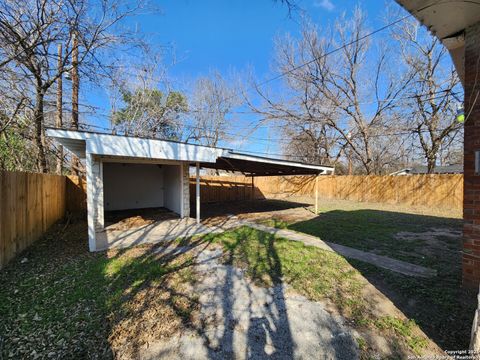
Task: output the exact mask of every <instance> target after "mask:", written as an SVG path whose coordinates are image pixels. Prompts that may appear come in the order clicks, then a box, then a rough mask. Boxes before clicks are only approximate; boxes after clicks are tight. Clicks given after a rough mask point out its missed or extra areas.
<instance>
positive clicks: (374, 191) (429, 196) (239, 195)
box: [190, 174, 463, 211]
mask: <svg viewBox="0 0 480 360" xmlns="http://www.w3.org/2000/svg"><path fill="white" fill-rule="evenodd" d="M315 183H316V181H315V176H283V177H277V176H265V177H255V178H254V182H253V187H252V178H250V177H244V176H232V177H227V176H217V177H215V176H207V177H203V178H202V179H201V189H200V191H201V201H202V202H214V201H228V200H248V199H252V198H254V199H259V198H285V197H291V196H314V195H315ZM317 186H318V196H319V197H320V198H324V199H325V198H326V199H344V200H353V201H362V202H378V203H389V204H403V205H407V206H428V207H436V208H444V209H454V210H457V211H461V209H462V203H463V175H461V174H453V175H437V174H435V175H411V176H319V177H318V185H317ZM252 188H253V190H252ZM190 191H191V194H195V179H194V178H192V179H191V180H190ZM252 192H253V193H252ZM191 199H192V197H191Z"/></svg>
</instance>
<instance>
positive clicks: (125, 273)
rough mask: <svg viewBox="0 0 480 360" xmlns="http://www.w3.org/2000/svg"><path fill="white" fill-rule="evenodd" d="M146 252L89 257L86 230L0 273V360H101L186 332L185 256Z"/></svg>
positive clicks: (56, 233)
mask: <svg viewBox="0 0 480 360" xmlns="http://www.w3.org/2000/svg"><path fill="white" fill-rule="evenodd" d="M150 250H151V247H136V248H133V249H130V250H126V251H119V252H109V253H89V252H88V251H87V248H86V224H84V223H79V224H74V225H71V226H70V227H69V228H68V229H67V231H66V232H62V231H61V227H60V226H57V227H56V228H54V229H52V230H51V231H50V232H49V233H48V234H47V236H45V237H44V238H43V239H41V240H39V241H38V242H36V243H35V244H34V245H33V246H31V247H30V248H29V250H27V251H26V252H24V253H23V254H22V255H21V256H20V257H19V258H17V259H16V260H15V261H14V262H12V263H11V264H9V265H8V266H7V267H6V268H5V269H3V270H2V271H1V272H0V283H1V284H2V286H1V288H0V319H1V321H0V323H1V324H0V339H1V341H0V358H2V356H1V355H3V358H5V359H9V358H12V359H20V358H22V359H23V358H31V359H35V358H37V357H38V358H54V359H64V358H69V359H79V358H82V359H83V358H91V359H92V358H93V359H108V358H112V357H113V356H114V354H113V352H112V348H114V349H118V348H122V346H127V348H126V349H125V352H126V353H129V352H130V353H132V354H133V353H134V352H135V350H136V349H137V348H138V346H140V345H142V343H143V342H145V341H147V340H150V338H152V337H153V338H161V337H162V336H168V335H169V334H171V333H172V332H174V331H176V330H178V329H180V328H181V327H182V326H185V325H186V324H188V323H189V322H190V321H191V315H192V312H193V310H194V309H195V308H196V305H197V304H196V301H195V298H194V297H188V296H183V295H182V294H183V293H184V291H185V285H186V284H188V283H189V282H191V281H192V279H193V273H192V271H191V267H190V265H191V256H190V255H188V254H184V255H181V256H177V257H174V258H168V257H163V256H162V255H161V254H160V255H157V254H155V253H154V252H152V251H150ZM159 317H160V318H161V319H162V321H161V322H159V321H158V318H159ZM149 337H150V338H149ZM132 356H133V355H132Z"/></svg>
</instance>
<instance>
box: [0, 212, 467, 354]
mask: <svg viewBox="0 0 480 360" xmlns="http://www.w3.org/2000/svg"><path fill="white" fill-rule="evenodd" d="M363 206H365V205H363ZM365 210H366V211H367V212H363V210H362V209H358V208H355V209H345V208H344V209H334V208H332V209H327V208H324V209H322V213H321V215H320V216H319V217H317V218H315V219H312V220H309V221H306V222H303V223H297V224H287V223H278V222H277V224H276V225H277V226H288V227H291V228H295V229H296V230H298V231H305V232H310V233H314V232H315V233H316V234H317V235H318V234H321V235H322V238H323V239H324V240H327V241H337V242H339V243H342V244H345V245H350V246H357V247H359V248H362V249H367V250H377V251H379V252H382V253H384V254H385V253H388V255H390V256H392V257H395V256H394V255H395V252H396V251H397V250H398V249H408V247H405V244H401V245H400V244H396V245H395V242H396V241H397V240H395V239H396V238H395V233H396V232H398V231H412V232H413V231H415V232H418V231H424V230H428V229H429V228H430V227H431V226H440V225H441V226H442V227H446V226H448V227H452V228H454V229H457V228H458V221H457V220H452V219H441V218H433V217H423V216H420V217H419V218H417V217H415V216H419V215H412V214H405V218H402V216H401V214H400V215H398V214H397V215H393V214H389V213H387V214H385V216H384V217H383V218H382V216H381V215H382V213H379V212H374V213H372V212H371V211H370V210H368V209H365ZM368 211H370V212H368ZM376 211H378V209H377V210H376ZM367 213H368V214H369V215H365V214H367ZM398 221H401V222H400V224H401V225H398ZM322 222H328V223H333V224H323V225H322V224H319V223H322ZM362 223H367V224H368V226H367V225H365V224H362ZM332 227H336V228H337V229H339V230H338V231H337V232H332V233H334V234H335V235H331V237H328V238H325V236H330V235H329V234H330V231H329V230H331V229H332ZM368 228H374V230H372V231H373V232H375V234H376V236H375V237H368V239H367V240H366V242H367V244H362V240H361V239H362V236H360V235H361V234H360V233H361V232H362V231H363V235H366V234H371V232H369V231H368ZM341 229H343V235H342V232H341ZM392 229H393V230H392ZM377 235H378V236H377ZM86 239H87V234H86V224H85V223H75V224H72V225H70V226H68V227H67V228H66V230H64V229H63V226H62V225H58V226H56V227H54V228H53V229H52V230H51V231H50V232H49V233H48V234H46V236H45V237H44V238H43V239H41V240H39V241H38V242H36V243H35V244H34V245H32V246H31V247H30V248H29V249H28V250H27V251H26V252H24V253H23V254H21V255H20V256H19V257H18V258H17V259H16V260H14V261H12V262H11V263H10V264H9V265H8V266H7V267H6V268H4V269H2V270H1V271H0V283H1V284H2V286H1V287H0V320H1V321H0V354H1V355H3V358H6V359H9V358H12V359H17V358H32V359H35V358H55V359H58V358H92V359H108V358H113V357H117V356H118V355H119V354H120V355H123V358H134V357H135V354H136V352H137V351H138V349H139V348H140V347H141V346H143V345H144V344H146V343H151V342H154V341H155V340H159V339H162V338H167V337H170V336H171V335H172V334H174V333H178V332H181V331H182V330H185V329H193V330H194V331H197V332H201V331H202V325H201V324H199V323H198V322H197V317H196V314H197V313H198V307H199V303H198V295H199V294H195V293H194V292H192V285H194V284H195V281H196V277H197V274H196V272H195V267H194V263H195V251H185V252H181V253H177V254H176V255H169V253H168V252H165V251H164V250H165V249H164V248H162V247H159V246H152V245H149V246H138V247H135V248H131V249H128V250H121V251H120V250H119V251H109V252H101V253H89V252H88V251H87V240H86ZM375 239H381V243H380V244H379V245H378V246H376V245H375ZM403 241H404V242H405V241H407V242H408V239H407V240H403ZM421 241H423V240H422V239H421V238H415V239H414V241H412V242H411V244H410V249H413V250H412V252H414V251H417V250H418V251H420V250H422V248H423V245H422V243H421ZM429 241H430V242H431V244H430V246H432V248H434V249H437V248H438V249H437V250H435V251H437V252H436V253H435V257H437V259H434V258H433V257H434V256H433V255H432V256H430V255H428V254H423V255H422V256H425V258H421V257H418V256H413V255H412V256H410V257H408V256H407V254H401V255H399V256H398V257H401V258H402V259H406V258H408V259H410V260H411V261H412V262H413V261H417V262H418V263H421V264H427V265H429V266H431V267H435V268H436V269H437V271H439V274H440V275H439V277H438V278H435V279H413V278H408V277H405V276H401V275H398V274H394V273H391V272H388V271H386V270H385V271H384V270H380V269H378V268H376V267H375V266H371V265H370V266H369V265H367V264H364V263H360V262H354V261H349V260H348V261H347V260H346V259H344V258H342V257H341V256H338V255H336V254H334V253H332V252H328V251H323V250H321V249H318V248H314V247H309V246H305V245H303V244H302V243H298V242H294V241H288V240H284V239H277V238H274V237H273V236H272V235H270V234H266V233H263V232H260V231H257V230H254V229H251V228H246V227H243V228H239V229H236V230H234V231H229V232H226V233H223V234H211V235H208V236H205V237H202V238H196V239H193V240H181V241H175V242H172V244H171V246H181V247H182V248H184V247H191V248H192V250H193V249H196V250H200V249H202V248H204V247H207V246H212V247H220V246H221V247H223V249H224V250H225V251H224V258H223V259H224V261H225V262H226V263H228V264H232V265H234V266H238V267H241V268H243V269H245V271H246V275H248V276H249V277H251V278H252V279H254V281H255V282H256V283H258V284H259V285H263V286H271V285H274V284H277V283H279V282H284V283H286V284H288V287H287V288H288V289H289V290H288V291H294V292H297V293H300V294H302V295H304V296H306V297H307V298H309V299H311V300H315V301H325V302H326V303H327V304H331V305H332V309H331V310H332V311H336V312H338V313H339V314H341V315H342V316H343V317H344V318H345V319H346V320H347V322H348V325H349V326H351V327H353V328H355V329H356V330H357V331H358V336H357V338H356V340H357V343H358V345H359V347H360V349H361V350H362V354H363V355H364V357H365V358H368V357H369V356H370V355H374V354H375V353H376V350H377V349H378V348H379V345H378V341H377V340H378V339H379V338H382V339H383V340H382V341H383V343H382V344H383V345H381V347H382V349H383V351H385V352H386V353H391V354H392V355H393V356H394V357H397V358H403V357H405V356H406V355H407V354H412V353H413V354H422V353H424V354H428V353H429V351H430V350H431V349H432V344H431V342H429V341H428V340H427V339H426V338H425V337H424V336H423V334H422V333H421V332H420V331H419V327H418V326H417V324H419V325H420V328H421V329H422V330H423V331H424V332H425V333H427V335H428V336H429V337H431V338H433V339H434V340H435V341H436V342H437V343H438V344H439V345H441V346H442V347H443V348H445V349H461V348H466V347H467V346H468V341H469V330H470V324H471V320H472V316H473V309H474V307H475V294H472V293H468V292H465V291H463V290H462V289H461V287H460V272H459V271H460V270H459V267H460V255H459V253H458V254H457V253H455V252H454V251H453V250H452V249H450V248H453V246H460V245H459V243H458V244H457V241H459V240H458V239H454V238H452V237H451V236H447V237H445V238H441V236H440V238H439V239H438V241H440V242H446V243H447V245H446V246H436V245H435V244H437V243H435V242H432V240H429ZM355 244H356V245H355ZM359 244H360V245H359ZM455 244H457V245H455ZM198 245H201V246H198ZM437 245H438V244H437ZM390 246H394V247H395V246H397V247H396V248H395V249H397V250H389V249H390ZM415 249H417V250H415ZM439 249H440V250H439ZM447 249H450V250H448V251H449V252H447ZM447 253H448V254H449V256H446V255H442V254H447ZM439 254H440V255H441V256H440V255H439ZM361 275H363V276H365V277H366V278H367V279H368V280H369V281H370V282H372V283H373V284H374V285H375V286H376V287H377V288H379V289H381V290H382V292H383V293H384V294H386V296H387V297H388V298H390V299H391V300H392V301H393V302H394V303H395V305H396V306H397V307H399V308H400V309H401V310H402V311H403V312H404V313H405V314H406V315H407V317H404V316H403V315H402V314H401V313H400V312H398V310H396V309H395V308H393V307H392V308H393V310H392V311H386V310H385V309H383V310H379V309H378V305H379V301H378V296H377V295H378V291H376V290H375V289H374V288H373V287H372V286H371V285H369V284H368V282H367V281H366V280H365V278H364V277H362V276H361ZM368 289H370V290H368ZM371 289H373V290H374V291H373V292H372V291H371ZM367 290H368V291H367ZM374 295H375V296H374ZM389 309H390V308H389ZM1 357H2V356H0V358H1Z"/></svg>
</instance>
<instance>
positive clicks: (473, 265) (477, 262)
mask: <svg viewBox="0 0 480 360" xmlns="http://www.w3.org/2000/svg"><path fill="white" fill-rule="evenodd" d="M479 61H480V23H477V24H476V25H474V26H472V27H470V28H468V29H467V30H466V33H465V113H466V116H468V117H467V119H466V122H465V150H464V156H465V174H464V196H463V217H464V219H465V221H464V229H463V261H462V265H463V284H464V286H467V287H475V288H478V284H479V282H480V176H479V175H476V174H475V150H480V95H478V94H479V90H480V68H479V66H480V64H479Z"/></svg>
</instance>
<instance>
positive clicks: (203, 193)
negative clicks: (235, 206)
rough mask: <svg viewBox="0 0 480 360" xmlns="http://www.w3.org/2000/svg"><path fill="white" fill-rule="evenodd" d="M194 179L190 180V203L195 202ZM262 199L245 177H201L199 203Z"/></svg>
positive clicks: (250, 179)
mask: <svg viewBox="0 0 480 360" xmlns="http://www.w3.org/2000/svg"><path fill="white" fill-rule="evenodd" d="M195 181H196V180H195V178H194V177H192V178H190V194H191V196H190V201H191V202H194V201H195V184H196V182H195ZM259 198H263V195H262V194H261V193H260V192H259V191H258V189H255V188H254V187H253V184H252V178H250V177H245V176H202V177H201V178H200V201H201V202H202V203H209V202H216V201H235V200H251V199H259Z"/></svg>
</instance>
